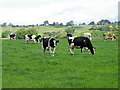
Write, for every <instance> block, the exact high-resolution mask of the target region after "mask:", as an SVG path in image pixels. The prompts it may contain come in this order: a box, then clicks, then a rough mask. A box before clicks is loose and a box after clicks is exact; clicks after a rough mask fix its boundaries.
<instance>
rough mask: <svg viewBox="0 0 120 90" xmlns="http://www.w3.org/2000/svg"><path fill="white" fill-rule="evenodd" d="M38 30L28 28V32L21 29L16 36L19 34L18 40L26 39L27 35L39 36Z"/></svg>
mask: <svg viewBox="0 0 120 90" xmlns="http://www.w3.org/2000/svg"><path fill="white" fill-rule="evenodd" d="M37 33H38V32H37V30H36V29H34V28H27V30H26V29H25V28H21V29H18V30H17V31H16V34H17V38H18V39H24V37H25V35H26V34H34V35H37Z"/></svg>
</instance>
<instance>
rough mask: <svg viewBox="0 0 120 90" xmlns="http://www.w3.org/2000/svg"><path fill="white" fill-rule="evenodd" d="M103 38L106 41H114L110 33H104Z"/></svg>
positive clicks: (114, 38)
mask: <svg viewBox="0 0 120 90" xmlns="http://www.w3.org/2000/svg"><path fill="white" fill-rule="evenodd" d="M103 37H104V40H107V39H111V40H116V36H115V34H112V33H104V34H103Z"/></svg>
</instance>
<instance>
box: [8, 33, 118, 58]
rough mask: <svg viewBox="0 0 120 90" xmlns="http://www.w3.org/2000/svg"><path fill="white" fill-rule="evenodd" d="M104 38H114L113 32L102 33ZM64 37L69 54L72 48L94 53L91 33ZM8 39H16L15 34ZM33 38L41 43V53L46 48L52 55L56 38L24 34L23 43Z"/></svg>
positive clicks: (56, 41) (72, 53) (35, 41)
mask: <svg viewBox="0 0 120 90" xmlns="http://www.w3.org/2000/svg"><path fill="white" fill-rule="evenodd" d="M103 37H104V40H107V39H111V40H116V36H115V34H111V33H104V34H103ZM66 38H67V39H68V44H69V49H70V53H71V55H74V52H73V50H74V48H78V49H81V53H83V50H88V54H90V52H91V54H92V55H94V54H95V47H93V45H92V43H91V40H92V35H91V33H84V36H83V37H73V36H72V34H67V35H66ZM10 39H16V34H10ZM30 40H33V41H34V43H39V42H40V43H41V46H42V50H43V53H44V54H45V51H46V50H49V51H50V55H51V56H54V53H55V48H56V46H57V43H58V42H59V40H56V39H55V38H53V37H50V38H42V37H41V35H38V36H36V35H28V34H27V35H25V43H28V41H30Z"/></svg>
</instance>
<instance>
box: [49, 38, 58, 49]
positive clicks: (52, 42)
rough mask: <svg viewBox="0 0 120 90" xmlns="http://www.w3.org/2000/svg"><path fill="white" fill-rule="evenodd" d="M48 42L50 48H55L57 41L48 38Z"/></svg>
mask: <svg viewBox="0 0 120 90" xmlns="http://www.w3.org/2000/svg"><path fill="white" fill-rule="evenodd" d="M49 42H50V46H51V47H56V46H57V43H58V42H59V40H55V39H54V38H50V41H49Z"/></svg>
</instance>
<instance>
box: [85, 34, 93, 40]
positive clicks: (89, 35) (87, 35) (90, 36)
mask: <svg viewBox="0 0 120 90" xmlns="http://www.w3.org/2000/svg"><path fill="white" fill-rule="evenodd" d="M83 36H84V37H88V38H89V39H90V40H92V35H91V33H83Z"/></svg>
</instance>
